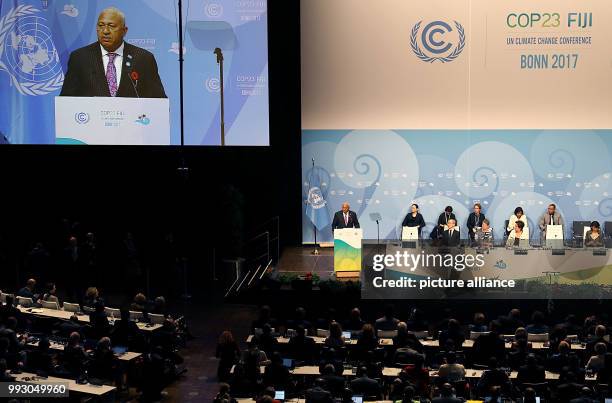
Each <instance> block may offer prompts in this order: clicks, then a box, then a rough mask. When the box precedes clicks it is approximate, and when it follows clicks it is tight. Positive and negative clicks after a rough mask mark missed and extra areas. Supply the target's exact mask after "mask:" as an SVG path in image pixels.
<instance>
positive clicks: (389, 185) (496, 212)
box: [302, 130, 612, 242]
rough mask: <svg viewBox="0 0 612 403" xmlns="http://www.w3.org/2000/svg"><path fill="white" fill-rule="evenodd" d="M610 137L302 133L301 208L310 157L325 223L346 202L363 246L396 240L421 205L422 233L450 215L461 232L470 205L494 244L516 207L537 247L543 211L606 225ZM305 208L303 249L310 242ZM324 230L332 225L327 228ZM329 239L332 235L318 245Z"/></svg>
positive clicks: (610, 208) (611, 202)
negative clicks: (553, 208)
mask: <svg viewBox="0 0 612 403" xmlns="http://www.w3.org/2000/svg"><path fill="white" fill-rule="evenodd" d="M611 153H612V131H610V130H593V131H591V130H482V131H469V130H354V131H351V130H304V131H303V132H302V161H303V162H302V187H303V201H304V202H305V201H306V199H307V192H308V189H309V187H310V184H309V178H310V177H311V169H312V160H311V159H312V158H314V159H315V167H316V169H317V171H318V172H317V173H318V175H317V176H318V177H320V178H321V184H320V188H321V191H322V194H323V196H324V197H325V199H326V200H327V204H326V206H325V207H324V208H326V209H327V213H328V214H329V215H330V216H331V215H332V214H333V213H334V212H335V211H337V210H339V209H340V206H341V204H342V202H344V201H348V202H349V203H350V204H351V209H352V210H354V211H356V212H357V215H358V216H359V221H360V223H361V226H362V228H364V237H365V238H370V239H375V238H376V223H375V222H374V221H372V220H371V219H370V217H369V215H370V214H371V213H380V214H381V215H382V217H383V219H382V221H381V222H380V236H381V238H387V239H397V238H399V237H400V235H401V222H402V220H403V218H404V216H405V215H406V214H407V212H408V210H409V207H410V204H411V203H413V202H415V203H417V204H419V206H420V209H421V213H422V214H423V216H424V218H425V221H426V222H427V227H426V228H425V230H424V234H429V232H430V231H431V230H432V228H433V225H434V223H435V222H436V221H437V218H438V216H439V214H440V213H441V212H442V211H443V209H444V207H445V206H447V205H451V206H453V209H454V212H455V214H456V215H457V219H458V221H459V224H460V225H461V226H462V233H463V234H465V233H466V232H465V231H466V228H465V222H466V220H467V217H468V214H469V213H470V212H471V210H472V205H473V203H474V202H480V203H481V204H482V205H483V212H484V213H485V214H486V216H487V217H488V218H489V219H490V220H491V222H492V225H493V228H494V230H495V235H496V237H498V238H499V237H501V236H502V235H503V231H504V221H505V220H507V219H508V218H509V217H510V215H511V214H512V213H513V211H514V208H515V207H517V206H522V207H523V209H524V210H525V213H526V215H527V217H528V219H529V226H530V227H531V228H532V231H531V232H530V235H531V237H532V238H538V237H539V232H538V231H536V230H535V228H537V221H538V219H539V217H540V215H541V214H542V213H543V212H544V211H545V209H546V206H547V205H548V204H549V203H555V204H557V206H558V209H559V211H560V212H561V214H562V215H563V217H564V219H565V222H566V228H565V233H566V237H567V236H570V235H571V221H574V220H588V221H590V220H599V221H600V222H601V223H602V225H603V222H604V221H607V220H610V221H612V178H611V175H612V163H611V160H610V155H611ZM305 211H306V203H304V208H303V212H304V214H303V217H302V222H303V233H302V239H303V242H312V241H313V240H314V233H313V225H312V222H311V221H310V219H309V218H308V217H307V216H306V214H305ZM330 222H331V220H330ZM330 240H332V231H331V226H330V225H327V226H326V227H325V228H322V229H321V230H320V231H319V232H318V233H317V241H330Z"/></svg>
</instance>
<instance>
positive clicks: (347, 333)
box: [342, 332, 351, 340]
mask: <svg viewBox="0 0 612 403" xmlns="http://www.w3.org/2000/svg"><path fill="white" fill-rule="evenodd" d="M342 337H344V340H350V339H351V332H342Z"/></svg>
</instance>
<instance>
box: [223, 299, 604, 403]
mask: <svg viewBox="0 0 612 403" xmlns="http://www.w3.org/2000/svg"><path fill="white" fill-rule="evenodd" d="M610 329H611V328H610V323H609V322H608V317H607V315H605V314H603V315H587V316H585V317H584V318H579V317H577V316H576V315H573V314H570V315H567V317H565V319H564V320H562V321H559V322H558V323H555V322H551V321H550V320H549V319H548V318H547V316H546V315H545V314H544V313H542V312H540V311H534V312H531V314H530V315H529V316H526V315H524V314H523V313H522V312H521V311H520V310H519V309H512V310H511V311H510V312H509V313H508V314H507V315H502V316H499V317H494V318H487V317H486V315H485V313H483V312H474V313H473V319H472V320H471V321H469V323H461V322H460V321H459V320H458V319H457V315H454V314H453V312H452V310H450V309H447V310H446V311H445V317H444V318H443V319H442V320H440V321H436V323H429V322H428V320H427V315H426V314H425V312H424V311H422V310H421V309H419V308H418V307H415V308H412V309H411V310H410V311H409V312H407V314H406V316H405V318H402V319H400V318H399V317H396V315H395V310H394V306H393V305H388V306H386V308H385V310H384V314H383V315H382V316H381V317H380V318H377V319H375V320H367V319H365V318H362V316H361V311H360V309H359V308H354V309H352V310H351V311H350V313H348V315H339V314H337V313H336V312H335V311H334V310H333V309H331V310H329V311H328V312H326V313H325V314H314V315H308V314H307V311H306V310H305V309H304V308H303V307H298V308H297V309H296V310H295V313H294V314H293V315H290V316H289V317H285V318H275V317H274V315H273V314H272V311H271V309H270V307H268V306H264V307H263V308H262V309H261V312H260V316H259V318H258V319H257V320H255V321H254V322H253V324H252V326H251V337H249V339H248V344H247V346H246V347H244V348H241V347H240V346H241V344H242V343H240V342H239V341H237V340H236V339H235V338H234V336H233V334H232V332H231V331H230V330H227V331H225V332H223V334H222V335H221V336H220V339H219V344H218V347H217V356H218V357H219V359H220V361H219V367H218V378H219V381H220V382H222V384H221V389H220V392H219V396H218V399H217V401H219V402H221V401H231V399H233V398H234V397H250V398H256V399H258V401H260V402H270V401H273V399H274V395H275V393H276V392H277V391H283V392H284V393H285V396H291V397H300V398H305V399H306V402H331V401H332V399H342V401H349V402H350V401H352V400H351V399H353V397H354V396H356V395H359V396H362V397H365V398H367V399H374V400H380V399H387V400H392V401H402V402H413V399H414V400H416V401H429V400H430V399H431V400H432V401H433V402H459V401H463V400H462V399H470V398H479V397H480V398H483V399H485V398H486V399H487V401H492V402H496V401H502V400H501V399H502V398H507V399H513V400H514V401H516V399H523V398H524V399H525V400H524V401H525V402H529V401H532V402H535V397H541V398H542V399H547V400H543V401H554V402H572V403H577V402H595V401H600V400H599V398H600V397H601V394H604V393H609V392H607V390H602V388H605V387H606V385H607V384H608V383H609V382H610V381H611V380H612V350H611V347H612V346H611V345H610V339H609V336H610ZM317 334H318V335H322V336H323V337H322V338H319V339H318V342H317V340H315V337H313V336H316V335H317ZM279 335H284V336H285V338H279V337H278V336H279ZM475 336H476V337H475ZM287 337H288V341H287ZM384 338H390V339H391V340H392V342H391V343H381V340H382V339H384ZM532 338H535V339H538V340H548V341H547V342H545V343H540V344H539V345H538V344H537V343H536V342H534V341H531V340H532ZM355 340H356V343H355V342H354V341H355ZM470 340H473V345H470V344H469V343H470ZM468 346H469V347H468ZM302 366H312V367H313V368H315V369H314V373H313V374H312V375H314V376H311V377H306V376H301V375H293V373H292V369H293V368H295V367H302ZM347 368H351V372H349V373H348V375H347V372H346V369H347ZM386 368H397V370H396V372H395V374H396V375H394V376H391V377H389V376H385V375H383V371H384V370H385V369H386ZM353 369H354V370H353ZM475 370H480V371H481V372H479V375H478V376H476V377H475V376H474V374H473V373H474V371H475ZM513 371H514V372H513ZM470 374H472V375H471V376H470ZM513 374H514V375H513ZM549 374H554V375H553V376H552V378H554V380H551V379H552V378H551V377H550V375H549ZM449 399H450V400H449ZM496 399H500V400H496Z"/></svg>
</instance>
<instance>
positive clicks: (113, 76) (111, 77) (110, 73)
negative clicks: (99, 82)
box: [106, 53, 117, 97]
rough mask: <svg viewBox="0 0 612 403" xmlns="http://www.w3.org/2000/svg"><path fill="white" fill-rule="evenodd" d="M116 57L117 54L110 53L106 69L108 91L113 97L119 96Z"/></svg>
mask: <svg viewBox="0 0 612 403" xmlns="http://www.w3.org/2000/svg"><path fill="white" fill-rule="evenodd" d="M116 57H117V54H116V53H109V54H108V66H107V67H106V82H107V83H108V90H109V91H110V94H111V97H114V96H115V95H117V70H116V69H115V58H116Z"/></svg>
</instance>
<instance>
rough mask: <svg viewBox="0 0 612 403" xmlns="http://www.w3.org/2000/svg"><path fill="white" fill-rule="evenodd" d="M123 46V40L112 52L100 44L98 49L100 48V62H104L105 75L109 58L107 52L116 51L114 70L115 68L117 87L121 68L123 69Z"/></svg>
mask: <svg viewBox="0 0 612 403" xmlns="http://www.w3.org/2000/svg"><path fill="white" fill-rule="evenodd" d="M124 47H125V42H123V43H122V44H121V46H119V47H118V48H117V50H115V51H114V52H109V51H107V50H106V49H104V47H103V46H102V45H100V49H101V50H102V63H104V74H105V75H106V70H107V69H108V61H109V60H110V59H109V57H108V54H109V53H116V54H117V56H115V70H117V89H119V84H121V70H122V69H123V48H124Z"/></svg>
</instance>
